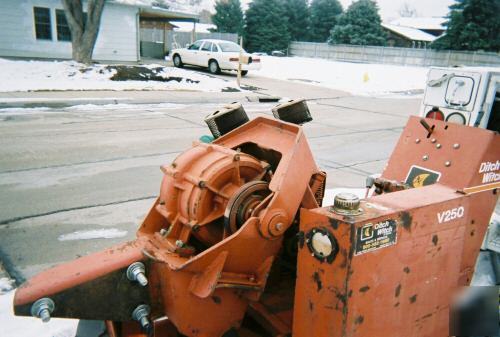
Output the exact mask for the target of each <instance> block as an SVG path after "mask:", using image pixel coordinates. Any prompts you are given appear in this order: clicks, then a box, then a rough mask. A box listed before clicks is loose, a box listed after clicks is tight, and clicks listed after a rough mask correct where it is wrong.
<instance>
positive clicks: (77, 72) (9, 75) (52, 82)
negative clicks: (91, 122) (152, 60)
mask: <svg viewBox="0 0 500 337" xmlns="http://www.w3.org/2000/svg"><path fill="white" fill-rule="evenodd" d="M0 74H1V75H0V92H2V91H3V92H12V91H37V90H192V91H207V92H220V91H223V90H231V91H236V90H238V88H237V86H236V83H235V82H234V81H226V80H223V79H219V78H215V77H212V76H207V75H204V74H200V73H198V72H193V71H189V70H184V69H178V68H173V67H164V66H161V65H158V64H149V65H141V66H120V65H109V66H108V65H99V64H96V65H92V66H86V65H84V64H80V63H77V62H74V61H52V62H51V61H13V60H6V59H1V58H0ZM127 75H130V78H127Z"/></svg>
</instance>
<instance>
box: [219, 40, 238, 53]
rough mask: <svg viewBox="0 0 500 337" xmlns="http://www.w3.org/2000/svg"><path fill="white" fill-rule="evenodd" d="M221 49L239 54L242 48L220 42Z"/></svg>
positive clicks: (231, 43)
mask: <svg viewBox="0 0 500 337" xmlns="http://www.w3.org/2000/svg"><path fill="white" fill-rule="evenodd" d="M219 47H220V49H221V50H222V51H223V52H239V51H240V46H238V45H237V44H236V43H233V42H220V43H219Z"/></svg>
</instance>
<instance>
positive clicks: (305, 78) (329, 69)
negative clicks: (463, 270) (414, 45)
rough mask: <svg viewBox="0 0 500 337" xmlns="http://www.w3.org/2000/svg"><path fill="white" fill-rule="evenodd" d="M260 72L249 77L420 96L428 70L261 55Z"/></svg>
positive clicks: (367, 92)
mask: <svg viewBox="0 0 500 337" xmlns="http://www.w3.org/2000/svg"><path fill="white" fill-rule="evenodd" d="M261 58H262V69H261V70H259V71H253V72H252V74H255V75H260V76H264V77H270V78H276V79H280V80H291V81H296V82H303V83H309V84H313V85H318V86H322V87H328V88H332V89H337V90H342V91H347V92H349V93H352V94H355V95H369V96H380V95H388V94H394V93H396V94H403V95H408V94H414V93H415V92H418V93H423V89H424V87H425V83H426V77H427V72H428V71H429V69H428V68H424V67H404V66H395V65H387V64H364V63H348V62H338V61H330V60H325V59H318V58H306V57H272V56H261Z"/></svg>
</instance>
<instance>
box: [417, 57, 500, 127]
mask: <svg viewBox="0 0 500 337" xmlns="http://www.w3.org/2000/svg"><path fill="white" fill-rule="evenodd" d="M499 100H500V68H498V67H497V68H485V67H457V68H438V67H432V68H431V69H430V70H429V73H428V75H427V84H426V87H425V94H424V99H423V101H422V105H421V107H420V116H422V117H427V118H434V119H439V120H444V121H448V122H453V123H460V124H464V125H470V126H474V127H480V128H485V129H489V130H494V131H497V132H500V125H499V124H500V116H499V115H500V101H499Z"/></svg>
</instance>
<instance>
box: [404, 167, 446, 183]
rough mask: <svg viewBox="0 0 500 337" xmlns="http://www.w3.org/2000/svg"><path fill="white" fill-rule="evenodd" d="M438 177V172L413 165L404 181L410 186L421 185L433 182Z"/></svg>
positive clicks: (439, 175) (439, 174)
mask: <svg viewBox="0 0 500 337" xmlns="http://www.w3.org/2000/svg"><path fill="white" fill-rule="evenodd" d="M440 177H441V173H440V172H436V171H432V170H429V169H426V168H423V167H420V166H417V165H413V166H412V167H411V168H410V171H409V172H408V175H407V176H406V180H405V183H406V184H408V185H410V187H422V186H427V185H432V184H434V183H435V182H437V181H438V180H439V178H440Z"/></svg>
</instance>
